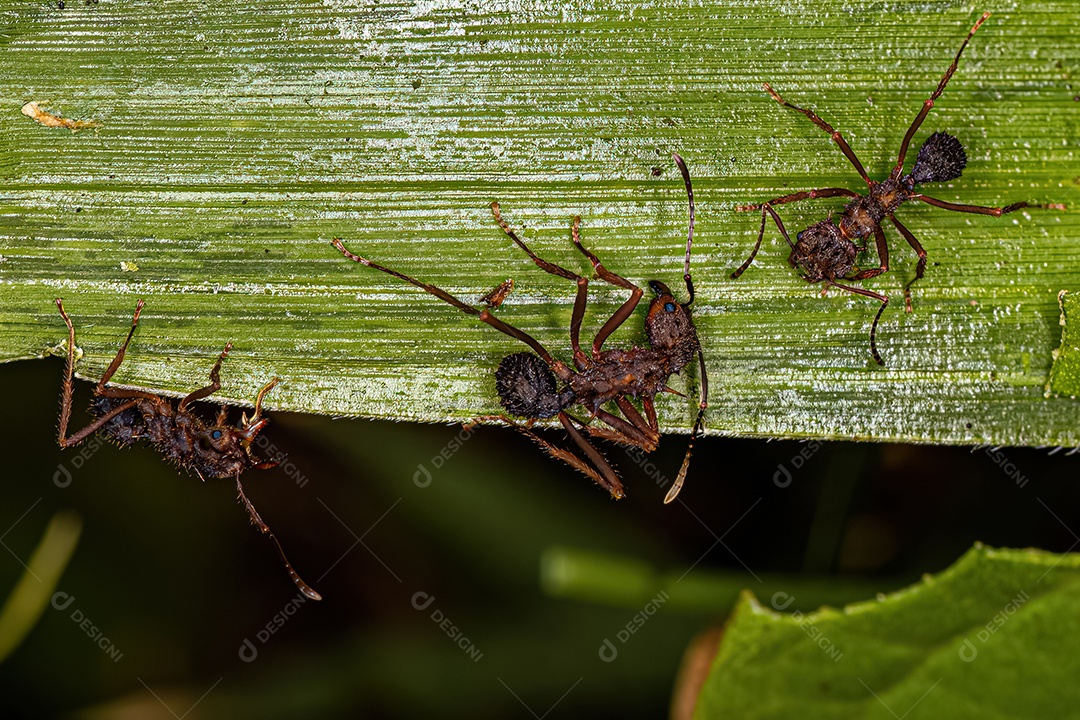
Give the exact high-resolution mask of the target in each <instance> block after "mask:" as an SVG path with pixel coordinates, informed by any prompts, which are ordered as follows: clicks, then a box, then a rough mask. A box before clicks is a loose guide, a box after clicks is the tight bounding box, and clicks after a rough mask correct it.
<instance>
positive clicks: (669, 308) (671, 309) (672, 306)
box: [664, 302, 675, 312]
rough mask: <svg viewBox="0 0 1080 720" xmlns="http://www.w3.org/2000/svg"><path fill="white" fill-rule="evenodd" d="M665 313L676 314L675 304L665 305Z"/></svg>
mask: <svg viewBox="0 0 1080 720" xmlns="http://www.w3.org/2000/svg"><path fill="white" fill-rule="evenodd" d="M664 311H665V312H675V303H671V302H669V303H664Z"/></svg>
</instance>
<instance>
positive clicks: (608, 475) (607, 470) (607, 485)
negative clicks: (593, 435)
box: [549, 412, 626, 500]
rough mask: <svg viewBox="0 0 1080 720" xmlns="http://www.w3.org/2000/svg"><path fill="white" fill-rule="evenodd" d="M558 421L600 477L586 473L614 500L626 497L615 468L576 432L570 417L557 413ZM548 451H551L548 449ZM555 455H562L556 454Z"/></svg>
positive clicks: (567, 452)
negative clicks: (598, 472)
mask: <svg viewBox="0 0 1080 720" xmlns="http://www.w3.org/2000/svg"><path fill="white" fill-rule="evenodd" d="M559 422H561V423H562V425H563V427H564V428H566V432H567V433H568V434H569V435H570V437H571V438H572V439H573V440H574V442H576V443H577V444H578V447H580V448H581V449H582V450H584V451H585V455H587V456H588V458H589V459H590V460H592V463H593V465H594V466H595V467H596V469H597V470H599V471H600V476H602V477H597V476H596V473H595V472H594V473H591V474H590V473H586V475H589V476H590V477H593V479H595V480H596V481H597V482H599V483H600V486H601V487H603V488H604V489H606V490H607V491H608V492H610V493H611V496H612V497H613V498H615V499H616V500H621V499H622V498H624V497H626V492H625V491H624V490H623V486H622V483H621V482H619V476H618V475H616V474H615V470H613V469H612V467H611V465H609V464H608V461H607V460H605V459H604V456H603V455H601V454H600V452H599V451H598V450H597V449H596V448H594V447H593V446H592V444H591V443H589V441H588V440H586V439H585V438H584V436H582V434H581V433H580V432H578V430H577V428H575V427H574V424H573V423H572V422H570V418H569V416H568V415H567V414H566V413H565V412H560V413H559ZM549 452H551V451H550V450H549ZM564 452H565V453H566V454H568V455H570V456H571V457H573V458H574V460H577V461H578V462H579V463H580V462H581V460H580V459H579V458H578V457H577V456H575V455H573V453H570V452H569V451H564ZM552 454H554V453H552ZM556 457H562V456H561V455H556ZM562 459H564V460H566V461H567V462H570V461H569V460H567V458H565V457H563V458H562ZM570 464H571V465H574V466H575V467H577V465H575V464H574V463H572V462H571V463H570ZM582 464H584V463H582Z"/></svg>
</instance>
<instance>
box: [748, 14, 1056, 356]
mask: <svg viewBox="0 0 1080 720" xmlns="http://www.w3.org/2000/svg"><path fill="white" fill-rule="evenodd" d="M988 17H990V13H983V15H982V17H980V18H979V20H978V21H977V22H976V23H975V26H974V27H972V28H971V31H970V32H969V33H968V35H967V37H966V38H965V39H964V42H963V44H962V45H961V46H960V50H958V51H957V53H956V57H955V58H954V59H953V61H952V64H951V65H950V66H949V69H948V70H946V71H945V75H944V76H943V77H942V78H941V82H939V83H938V86H937V89H936V90H934V92H933V93H931V95H930V97H929V98H928V99H927V100H925V101H924V102H923V107H922V110H920V111H919V114H918V115H917V116H916V117H915V121H914V122H912V123H911V127H909V128H908V131H907V134H905V135H904V140H903V142H902V143H901V144H900V155H899V157H898V158H897V161H896V166H895V167H894V168H893V170H892V172H891V173H889V177H888V178H886V179H885V180H883V181H881V182H877V181H876V180H872V179H870V177H869V176H868V175H867V174H866V170H864V169H863V166H862V163H860V162H859V158H858V157H856V156H855V153H854V151H852V149H851V147H850V146H848V144H847V141H846V140H844V136H843V135H841V134H840V132H839V131H838V130H834V129H833V127H832V126H831V125H829V124H828V123H827V122H825V121H824V120H822V119H821V118H819V117H818V116H817V115H816V114H814V112H813V111H812V110H807V109H805V108H801V107H798V106H797V105H793V104H792V103H789V102H788V101H787V100H784V99H783V98H782V97H780V95H779V94H778V93H777V92H776V91H775V90H773V89H772V87H771V86H770V85H769V84H768V83H765V84H764V87H765V90H766V91H768V93H769V95H771V96H772V98H773V99H774V100H776V102H778V103H780V104H781V105H783V106H785V107H789V108H791V109H792V110H796V111H798V112H801V113H802V114H803V115H805V116H806V117H808V118H809V119H810V121H811V122H813V123H814V124H815V125H817V126H818V127H819V128H821V129H822V130H824V131H825V132H827V133H828V134H829V135H830V136H831V137H832V139H833V140H834V141H835V142H836V144H837V145H838V146H839V147H840V151H841V152H842V153H844V157H846V158H847V159H848V161H850V162H851V164H852V165H853V166H854V167H855V171H856V172H858V173H859V176H860V177H861V178H862V179H863V181H864V182H865V183H866V185H867V187H868V188H869V192H868V193H867V194H866V195H860V194H859V193H857V192H855V191H853V190H848V189H847V188H820V189H817V190H806V191H803V192H797V193H791V194H790V195H783V196H781V197H778V198H773V199H772V200H767V201H765V202H763V203H757V204H754V205H741V206H739V207H737V208H736V210H737V211H739V212H745V211H751V210H761V228H760V230H759V231H758V239H757V243H755V244H754V249H753V251H751V253H750V257H748V258H747V259H746V262H744V263H743V264H742V265H741V266H740V267H739V269H738V270H736V271H735V272H733V273H732V274H731V277H732V278H737V277H739V276H740V275H742V273H743V271H745V270H746V268H748V267H749V266H750V263H752V262H753V261H754V257H755V256H756V255H757V252H758V249H759V248H760V247H761V240H762V237H763V236H764V234H765V221H766V219H767V218H768V217H769V216H772V219H773V221H774V222H775V223H776V227H777V228H778V229H779V230H780V234H781V235H783V236H784V240H786V241H787V243H788V245H789V246H790V247H791V254H790V255H789V256H788V262H789V263H790V264H791V265H792V267H795V268H798V269H800V270H801V271H802V272H803V277H804V278H805V279H806V280H807V281H808V282H811V283H817V282H824V283H825V285H826V287H829V286H832V287H836V288H839V289H841V290H846V291H848V292H850V293H855V294H858V295H865V296H866V297H870V298H874V299H875V300H877V301H879V302H880V303H881V307H880V308H878V312H877V315H876V316H874V323H873V325H872V326H871V328H870V350H871V352H872V354H873V356H874V360H876V361H877V362H878V363H879V364H881V365H884V362H883V361H882V359H881V355H880V354H879V353H878V350H877V341H876V338H877V326H878V321H879V320H880V319H881V314H882V313H883V312H884V311H885V306H886V305H888V303H889V298H888V297H886V296H885V295H882V294H881V293H876V292H873V291H871V290H867V289H866V288H860V287H853V286H851V285H845V284H842V283H840V282H838V281H839V280H844V281H859V280H867V279H869V278H872V277H876V276H878V275H881V274H882V273H884V272H887V271H888V269H889V247H888V244H887V242H886V240H885V233H884V232H883V231H882V229H881V223H882V221H883V220H884V219H885V218H888V219H889V221H890V222H892V224H893V226H894V227H896V229H897V230H898V231H899V232H900V234H901V235H903V236H904V239H905V240H907V242H908V244H909V245H911V247H912V249H913V250H914V251H915V252H916V254H917V255H918V256H919V262H918V264H917V265H916V267H915V277H914V278H912V279H911V280H910V281H909V282H908V283H907V284H906V285H905V286H904V307H905V309H906V310H907V312H911V285H912V283H914V282H915V281H916V280H918V279H920V278H922V276H923V272H924V271H925V270H926V251H925V250H924V249H923V247H922V245H920V244H919V241H918V240H916V239H915V236H914V235H912V234H911V231H909V230H908V229H907V228H906V227H904V226H903V224H901V223H900V221H899V220H897V219H896V218H895V217H894V216H893V213H894V212H895V211H896V209H897V208H899V207H900V206H901V205H902V204H903V203H905V202H907V201H909V200H914V201H918V202H924V203H926V204H927V205H933V206H935V207H939V208H943V209H945V210H953V211H955V212H964V213H977V214H980V215H993V216H994V217H1000V216H1002V215H1005V214H1007V213H1011V212H1014V211H1016V210H1019V209H1021V208H1027V207H1030V208H1046V209H1053V210H1064V209H1065V206H1064V205H1060V204H1049V205H1032V204H1029V203H1026V202H1018V203H1013V204H1012V205H1007V206H1005V207H982V206H979V205H957V204H955V203H950V202H946V201H944V200H938V199H937V198H933V197H930V196H928V195H923V194H922V193H920V192H916V191H915V187H916V186H917V185H923V184H925V183H935V182H948V181H949V180H955V179H956V178H958V177H960V174H961V173H962V172H963V170H964V167H965V166H966V164H967V156H966V154H965V153H964V148H963V146H962V145H961V144H960V141H959V140H957V139H956V138H955V137H953V136H952V135H949V134H947V133H943V132H935V133H933V134H932V135H930V137H928V138H927V139H926V140H925V141H924V142H923V144H922V147H921V148H920V149H919V153H918V155H917V156H916V158H915V165H914V167H912V169H911V172H910V173H909V174H908V175H902V173H903V171H904V158H905V157H906V156H907V151H908V146H909V145H910V144H911V139H912V137H914V135H915V133H916V132H917V131H918V129H919V127H920V126H921V125H922V123H923V120H925V119H926V115H927V113H929V112H930V108H932V107H934V102H935V101H936V100H937V99H938V98H939V97H940V96H941V93H942V91H944V90H945V85H946V84H947V83H948V82H949V79H950V78H951V77H952V76H953V73H955V72H956V68H957V63H959V62H960V55H961V53H963V52H964V48H966V47H967V44H968V42H969V41H970V40H971V38H972V36H973V35H974V34H975V31H976V30H978V29H979V26H981V25H982V24H983V22H985V21H986V19H987V18H988ZM828 197H849V198H853V199H852V200H851V201H850V202H849V203H848V204H847V205H846V206H845V207H844V212H843V214H842V215H841V216H840V220H839V222H834V221H833V219H832V215H831V214H830V215H829V217H828V218H827V219H825V220H822V221H821V222H818V223H816V224H814V225H811V226H810V227H808V228H806V229H805V230H803V231H802V232H800V233H798V234H797V235H796V236H795V242H794V243H792V242H791V238H790V237H789V236H788V232H787V230H786V229H784V223H783V222H782V221H781V220H780V216H779V215H777V214H776V211H775V210H773V206H774V205H781V204H784V203H792V202H798V201H800V200H811V199H815V198H828ZM870 235H873V236H874V243H875V245H876V247H877V254H878V259H879V260H880V266H879V267H876V268H871V269H868V270H858V269H857V268H856V267H855V259H856V257H857V256H858V254H859V253H860V252H862V251H864V250H865V249H866V241H867V239H868V238H869V237H870ZM856 241H861V243H857V242H856ZM853 271H855V272H854V274H852V273H853ZM823 292H824V291H823Z"/></svg>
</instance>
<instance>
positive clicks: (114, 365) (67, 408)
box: [56, 298, 148, 447]
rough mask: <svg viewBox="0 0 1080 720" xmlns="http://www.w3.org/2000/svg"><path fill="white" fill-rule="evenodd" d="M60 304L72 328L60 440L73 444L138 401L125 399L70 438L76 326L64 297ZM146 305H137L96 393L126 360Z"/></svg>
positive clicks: (101, 390) (62, 314)
mask: <svg viewBox="0 0 1080 720" xmlns="http://www.w3.org/2000/svg"><path fill="white" fill-rule="evenodd" d="M56 307H57V309H58V310H59V311H60V317H62V318H64V324H66V325H67V329H68V355H67V362H66V365H65V370H64V386H63V391H62V395H61V399H60V432H59V435H58V440H59V442H60V446H61V447H70V446H72V445H75V444H77V443H79V442H81V441H82V440H83V439H85V438H86V437H87V436H89V435H90V434H91V433H94V432H96V431H97V430H98V429H99V428H101V426H102V425H104V424H105V423H106V422H108V421H109V420H112V419H113V418H114V417H116V416H117V415H119V414H120V413H121V412H123V410H127V409H128V408H129V407H131V406H132V405H134V403H132V404H131V405H129V404H127V403H125V404H124V406H123V408H122V409H117V410H116V411H114V412H110V413H108V414H106V415H105V416H103V417H102V418H98V419H97V420H95V421H94V422H93V423H91V424H90V425H88V426H87V427H85V428H83V429H82V430H80V431H79V432H77V433H75V434H74V435H72V436H71V437H70V438H69V437H67V427H68V423H69V422H70V421H71V405H72V398H73V395H74V392H75V383H74V380H73V378H74V374H75V326H74V325H72V323H71V318H70V317H68V314H67V312H66V311H65V310H64V302H63V300H61V299H60V298H56ZM142 308H143V301H142V300H139V302H138V303H136V305H135V315H134V317H133V318H132V319H131V330H129V331H128V335H127V339H126V340H124V344H123V345H121V346H120V350H119V351H118V352H117V353H116V357H114V358H113V361H112V362H111V363H109V367H108V368H106V370H105V374H104V375H102V376H101V380H100V382H98V384H97V386H96V387H95V388H94V393H95V394H96V395H101V394H103V390H104V389H105V383H107V382H108V381H109V378H111V377H112V376H113V375H114V374H115V373H116V370H117V369H118V368H119V367H120V363H122V362H123V361H124V352H125V351H126V350H127V347H128V344H129V343H130V342H131V337H132V335H134V334H135V327H136V326H137V325H138V324H139V314H140V313H141V312H142ZM127 397H131V396H127ZM138 397H148V396H147V395H146V394H145V393H143V394H140V395H138Z"/></svg>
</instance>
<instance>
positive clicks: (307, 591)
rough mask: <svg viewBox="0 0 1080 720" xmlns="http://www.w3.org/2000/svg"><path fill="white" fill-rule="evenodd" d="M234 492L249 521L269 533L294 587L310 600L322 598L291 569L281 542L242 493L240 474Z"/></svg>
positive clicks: (266, 533)
mask: <svg viewBox="0 0 1080 720" xmlns="http://www.w3.org/2000/svg"><path fill="white" fill-rule="evenodd" d="M236 492H237V493H238V494H239V496H240V501H241V502H243V503H244V507H245V508H246V509H247V511H248V514H249V515H250V516H251V522H252V523H254V524H255V526H256V527H257V528H259V530H260V531H262V532H263V534H265V535H269V536H270V539H271V540H273V541H274V546H275V547H276V548H277V551H278V555H279V556H280V557H281V562H282V563H284V564H285V571H286V572H288V573H289V577H290V578H292V581H293V582H294V583H296V587H298V588H300V592H302V593H304V595H307V596H308V597H309V598H311V599H312V600H322V595H320V594H319V593H317V592H315V589H314V588H312V587H311V586H310V585H308V584H307V583H306V582H304V581H303V580H302V579H301V578H300V576H299V575H298V574H297V573H296V571H295V570H293V566H292V564H291V563H289V560H288V558H286V557H285V551H284V550H282V549H281V543H280V542H278V539H277V536H276V535H274V533H272V532H270V526H269V525H267V524H266V523H264V522H263V519H262V518H261V517H259V513H258V511H256V510H255V506H254V505H252V504H251V501H250V500H248V498H247V495H245V494H244V488H243V486H242V485H241V484H240V476H239V475H237V476H236Z"/></svg>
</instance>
